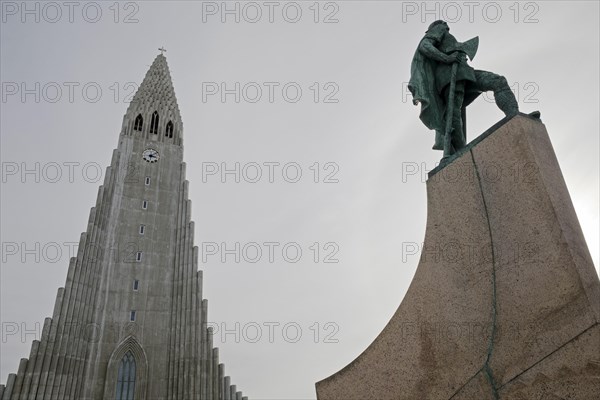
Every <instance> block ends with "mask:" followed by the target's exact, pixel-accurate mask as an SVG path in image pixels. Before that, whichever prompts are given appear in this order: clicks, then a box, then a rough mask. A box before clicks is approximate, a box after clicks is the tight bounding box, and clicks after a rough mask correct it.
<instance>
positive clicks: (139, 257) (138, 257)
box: [135, 251, 142, 261]
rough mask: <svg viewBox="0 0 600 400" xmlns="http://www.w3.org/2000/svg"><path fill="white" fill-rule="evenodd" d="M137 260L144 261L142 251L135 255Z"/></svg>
mask: <svg viewBox="0 0 600 400" xmlns="http://www.w3.org/2000/svg"><path fill="white" fill-rule="evenodd" d="M135 260H136V261H142V252H141V251H138V252H137V254H136V255H135Z"/></svg>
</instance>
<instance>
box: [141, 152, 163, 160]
mask: <svg viewBox="0 0 600 400" xmlns="http://www.w3.org/2000/svg"><path fill="white" fill-rule="evenodd" d="M142 158H143V159H144V160H145V161H147V162H149V163H155V162H157V161H158V159H159V158H160V154H158V151H156V150H154V149H146V150H144V152H143V153H142Z"/></svg>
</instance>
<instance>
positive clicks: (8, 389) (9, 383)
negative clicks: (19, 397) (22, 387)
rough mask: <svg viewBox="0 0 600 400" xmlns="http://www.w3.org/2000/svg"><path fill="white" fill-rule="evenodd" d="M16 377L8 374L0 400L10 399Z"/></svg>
mask: <svg viewBox="0 0 600 400" xmlns="http://www.w3.org/2000/svg"><path fill="white" fill-rule="evenodd" d="M16 378H17V376H16V375H15V374H9V375H8V379H7V380H6V387H5V388H4V393H3V394H2V400H10V398H11V397H12V392H13V388H14V387H15V380H16Z"/></svg>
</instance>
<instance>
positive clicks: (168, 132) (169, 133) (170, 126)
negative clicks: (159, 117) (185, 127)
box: [165, 121, 173, 139]
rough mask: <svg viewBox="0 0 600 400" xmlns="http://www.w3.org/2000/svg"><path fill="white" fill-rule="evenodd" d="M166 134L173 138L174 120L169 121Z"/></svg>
mask: <svg viewBox="0 0 600 400" xmlns="http://www.w3.org/2000/svg"><path fill="white" fill-rule="evenodd" d="M165 136H166V137H168V138H169V139H172V138H173V122H171V121H169V122H167V129H166V130H165Z"/></svg>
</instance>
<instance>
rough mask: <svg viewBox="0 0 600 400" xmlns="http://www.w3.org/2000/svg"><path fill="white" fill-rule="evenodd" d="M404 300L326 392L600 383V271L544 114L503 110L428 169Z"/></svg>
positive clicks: (333, 395) (526, 397)
mask: <svg viewBox="0 0 600 400" xmlns="http://www.w3.org/2000/svg"><path fill="white" fill-rule="evenodd" d="M427 198H428V216H427V231H426V235H425V243H424V246H423V250H422V254H421V259H420V262H419V267H418V269H417V271H416V274H415V277H414V279H413V281H412V283H411V285H410V288H409V290H408V292H407V293H406V296H405V298H404V300H403V301H402V304H401V305H400V307H399V308H398V310H397V311H396V313H395V314H394V316H393V317H392V319H391V320H390V322H389V323H388V325H387V326H386V327H385V328H384V330H383V331H382V332H381V334H380V335H379V336H378V337H377V338H376V339H375V341H374V342H373V343H372V344H371V345H370V346H369V347H368V348H367V349H366V350H365V351H364V352H363V353H362V354H361V355H360V356H359V357H358V358H356V359H355V360H354V361H353V362H352V363H350V364H349V365H348V366H346V367H345V368H344V369H342V370H341V371H339V372H338V373H336V374H334V375H332V376H330V377H329V378H327V379H325V380H323V381H320V382H318V383H317V384H316V388H317V397H318V399H319V400H333V399H340V400H350V399H357V400H365V399H377V400H384V399H395V400H398V399H411V400H412V399H414V400H424V399H444V400H446V399H453V400H458V399H464V400H473V399H477V400H485V399H507V400H508V399H510V400H513V399H514V400H530V399H581V400H584V399H585V400H588V399H592V398H598V397H597V396H598V394H600V325H599V324H598V322H599V321H600V281H599V280H598V276H597V274H596V271H595V269H594V266H593V263H592V260H591V256H590V254H589V251H588V248H587V245H586V243H585V240H584V237H583V234H582V232H581V228H580V226H579V222H578V220H577V216H576V214H575V210H574V208H573V205H572V203H571V199H570V197H569V193H568V191H567V187H566V185H565V182H564V179H563V177H562V173H561V171H560V167H559V165H558V161H557V159H556V156H555V154H554V150H553V148H552V144H551V143H550V140H549V138H548V134H547V132H546V129H545V127H544V125H543V124H542V123H541V122H540V121H539V120H538V119H534V118H530V117H527V116H525V115H523V114H519V115H517V116H515V117H513V118H511V119H505V120H502V121H500V123H498V124H496V125H495V126H494V127H492V128H491V129H490V130H488V131H487V132H486V133H484V134H483V135H481V136H480V137H479V138H478V139H476V140H475V141H474V142H472V143H471V144H469V146H468V147H467V148H466V149H465V150H464V151H462V152H461V154H458V155H457V156H456V157H454V158H453V160H452V161H451V162H450V163H449V164H448V165H446V166H445V167H443V168H438V169H436V170H434V171H432V172H431V173H430V179H429V180H428V182H427Z"/></svg>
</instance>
